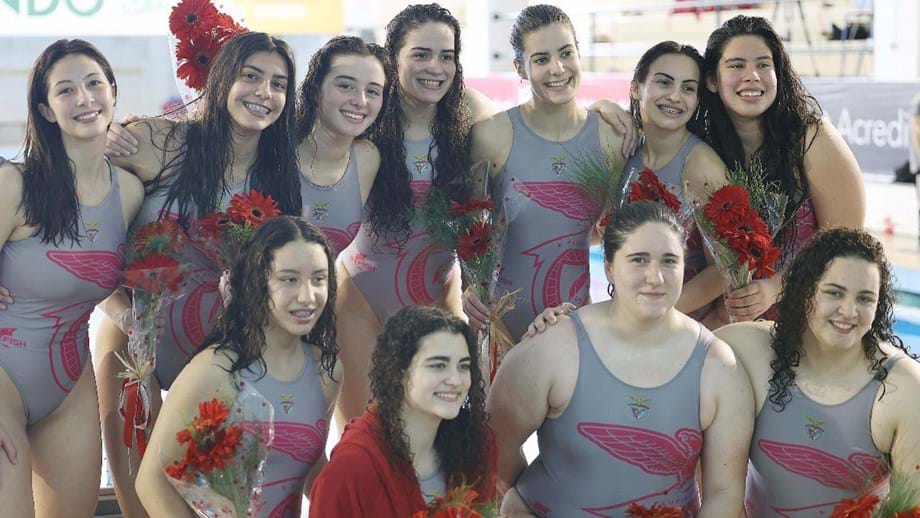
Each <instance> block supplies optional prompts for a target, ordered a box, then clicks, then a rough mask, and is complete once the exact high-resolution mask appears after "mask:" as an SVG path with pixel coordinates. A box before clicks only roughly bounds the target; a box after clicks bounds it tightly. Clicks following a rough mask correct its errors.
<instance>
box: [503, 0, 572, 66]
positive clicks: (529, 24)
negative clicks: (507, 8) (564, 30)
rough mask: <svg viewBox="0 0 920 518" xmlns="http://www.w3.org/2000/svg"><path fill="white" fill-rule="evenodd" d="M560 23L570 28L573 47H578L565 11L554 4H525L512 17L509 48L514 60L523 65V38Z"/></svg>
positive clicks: (570, 21)
mask: <svg viewBox="0 0 920 518" xmlns="http://www.w3.org/2000/svg"><path fill="white" fill-rule="evenodd" d="M554 23H561V24H563V25H567V26H568V27H569V29H571V30H572V39H574V40H575V48H576V49H577V48H578V37H576V36H575V26H574V25H572V20H570V19H569V15H567V14H565V11H563V10H562V9H559V8H558V7H556V6H555V5H547V4H537V5H531V6H527V7H525V8H524V9H522V10H521V12H520V13H518V15H517V17H516V18H515V19H514V26H512V27H511V48H512V49H513V50H514V60H515V61H517V62H518V64H520V65H522V66H523V65H524V61H523V60H524V38H526V37H527V35H528V34H530V33H531V32H534V31H536V30H538V29H540V28H542V27H546V26H547V25H552V24H554Z"/></svg>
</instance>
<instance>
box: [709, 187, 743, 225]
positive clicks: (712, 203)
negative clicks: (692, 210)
mask: <svg viewBox="0 0 920 518" xmlns="http://www.w3.org/2000/svg"><path fill="white" fill-rule="evenodd" d="M750 209H751V197H750V195H749V194H748V192H747V191H746V190H745V189H744V187H741V186H740V185H726V186H725V187H722V188H721V189H719V190H717V191H716V192H714V193H712V195H710V196H709V201H708V202H707V203H706V205H704V206H703V215H704V216H706V218H707V219H708V220H709V221H712V222H713V223H715V224H716V225H717V226H718V225H720V224H731V223H733V222H735V221H738V220H740V219H741V218H742V217H743V216H744V213H745V212H746V211H748V210H750Z"/></svg>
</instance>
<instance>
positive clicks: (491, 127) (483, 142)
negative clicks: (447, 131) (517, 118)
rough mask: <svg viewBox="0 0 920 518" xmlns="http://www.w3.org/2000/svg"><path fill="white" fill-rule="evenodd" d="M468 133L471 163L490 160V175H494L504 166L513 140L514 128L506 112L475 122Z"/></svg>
mask: <svg viewBox="0 0 920 518" xmlns="http://www.w3.org/2000/svg"><path fill="white" fill-rule="evenodd" d="M470 135H471V140H472V158H473V163H474V164H475V163H477V162H484V161H489V162H492V165H493V166H494V169H493V170H492V176H495V175H496V174H498V171H499V170H500V169H501V168H502V167H504V166H505V162H507V160H508V156H509V155H510V154H511V144H512V143H513V140H514V130H513V129H512V126H511V119H510V118H509V117H508V114H507V112H502V113H497V114H495V115H493V116H491V117H489V118H487V119H484V120H481V121H479V122H477V123H476V124H475V125H473V128H472V129H471V130H470Z"/></svg>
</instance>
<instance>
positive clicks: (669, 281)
mask: <svg viewBox="0 0 920 518" xmlns="http://www.w3.org/2000/svg"><path fill="white" fill-rule="evenodd" d="M604 269H605V271H606V273H607V280H608V281H609V282H610V283H612V284H613V286H614V290H615V297H616V300H617V304H618V306H619V307H622V308H624V309H626V310H627V311H628V312H629V313H631V314H632V315H635V316H636V317H638V318H640V319H656V318H660V317H662V316H664V315H665V314H666V313H667V312H668V311H669V310H670V309H671V308H673V307H674V304H675V303H676V302H677V299H678V298H679V297H680V292H681V285H682V284H683V281H684V247H683V243H682V242H681V240H680V236H679V235H678V234H677V233H676V232H674V231H673V230H672V229H671V228H670V227H668V226H667V225H665V224H664V223H657V222H650V223H645V224H643V225H640V226H639V227H638V228H636V230H634V231H633V232H632V233H631V234H629V235H628V236H627V237H626V239H625V240H624V241H623V245H622V246H621V247H620V249H619V250H617V251H616V253H615V254H614V256H613V262H612V263H606V264H605V268H604Z"/></svg>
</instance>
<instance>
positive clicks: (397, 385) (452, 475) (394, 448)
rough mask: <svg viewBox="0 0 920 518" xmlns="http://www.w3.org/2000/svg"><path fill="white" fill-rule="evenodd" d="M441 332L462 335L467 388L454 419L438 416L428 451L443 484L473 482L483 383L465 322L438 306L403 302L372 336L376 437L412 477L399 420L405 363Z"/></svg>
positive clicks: (484, 440) (480, 464)
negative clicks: (467, 369) (423, 342)
mask: <svg viewBox="0 0 920 518" xmlns="http://www.w3.org/2000/svg"><path fill="white" fill-rule="evenodd" d="M438 331H446V332H449V333H453V334H458V335H461V336H463V339H464V340H465V341H466V345H467V349H468V350H469V354H470V378H471V380H472V383H471V384H470V390H469V392H468V394H467V399H466V401H464V403H463V406H462V407H461V408H460V413H459V414H458V415H457V417H455V418H453V419H450V420H442V421H441V424H440V426H439V427H438V432H437V435H436V436H435V440H434V449H435V452H436V453H437V455H438V460H439V461H440V463H441V468H442V469H443V471H444V474H445V475H446V476H447V480H448V483H449V484H451V485H456V484H459V483H462V482H465V483H467V484H473V485H475V484H478V483H480V482H482V481H484V480H486V477H487V469H488V465H489V459H488V451H489V448H488V435H487V434H488V430H487V421H488V418H487V414H486V409H485V408H486V395H485V382H484V381H483V377H482V371H481V370H480V368H479V353H478V350H477V347H476V341H475V338H474V337H473V332H472V331H471V330H470V326H468V325H467V324H466V322H464V321H462V320H460V319H459V318H457V317H456V316H454V315H451V314H450V313H448V312H446V311H444V310H441V309H438V308H423V307H416V306H407V307H405V308H403V309H401V310H400V311H399V312H398V313H396V315H394V316H393V317H392V318H390V319H389V320H387V322H386V324H385V325H384V328H383V332H382V333H381V334H380V336H379V337H378V338H377V347H376V348H375V349H374V355H373V363H372V366H371V372H370V378H371V393H372V394H373V398H374V401H375V402H376V403H377V414H378V417H379V419H380V428H379V430H377V433H378V434H379V437H380V440H381V442H382V443H383V445H384V447H385V449H386V451H387V453H388V454H389V455H390V458H391V459H392V461H393V464H394V465H395V466H397V467H398V468H399V469H402V470H405V471H406V472H407V473H408V474H410V475H411V476H412V477H413V478H414V476H415V473H414V471H412V455H411V453H410V450H409V438H408V437H407V436H406V432H405V423H404V422H403V420H402V417H401V416H402V408H403V403H404V402H405V399H406V382H407V380H408V371H409V366H410V365H411V364H412V359H413V358H414V357H415V355H416V354H417V353H418V351H419V347H420V342H421V340H422V339H423V338H425V337H426V336H428V335H430V334H432V333H436V332H438Z"/></svg>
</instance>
